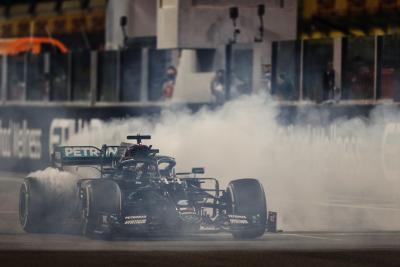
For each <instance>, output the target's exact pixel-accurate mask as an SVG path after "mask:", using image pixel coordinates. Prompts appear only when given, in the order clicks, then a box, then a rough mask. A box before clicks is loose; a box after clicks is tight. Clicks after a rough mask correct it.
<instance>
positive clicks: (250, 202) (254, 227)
mask: <svg viewBox="0 0 400 267" xmlns="http://www.w3.org/2000/svg"><path fill="white" fill-rule="evenodd" d="M227 198H228V200H227V202H228V203H227V204H228V208H227V213H228V215H239V216H246V218H247V221H248V224H247V225H240V226H239V227H234V226H232V227H231V230H232V235H233V237H234V238H236V239H253V238H257V237H260V236H262V235H263V234H264V232H265V228H266V222H267V205H266V200H265V193H264V189H263V187H262V185H261V183H260V182H259V181H258V180H256V179H239V180H235V181H232V182H230V183H229V185H228V188H227Z"/></svg>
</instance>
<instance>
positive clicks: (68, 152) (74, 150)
mask: <svg viewBox="0 0 400 267" xmlns="http://www.w3.org/2000/svg"><path fill="white" fill-rule="evenodd" d="M100 153H101V151H100V150H98V149H96V148H94V147H65V148H63V150H62V153H61V154H62V155H60V156H63V157H65V158H81V157H82V158H98V157H100ZM117 153H118V147H107V151H106V156H112V155H117ZM58 154H60V153H56V158H57V157H59V156H58Z"/></svg>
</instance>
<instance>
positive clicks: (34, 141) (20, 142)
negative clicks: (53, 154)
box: [0, 120, 42, 159]
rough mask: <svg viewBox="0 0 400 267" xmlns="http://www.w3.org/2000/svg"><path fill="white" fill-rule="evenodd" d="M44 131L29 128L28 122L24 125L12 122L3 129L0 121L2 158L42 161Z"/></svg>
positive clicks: (23, 123)
mask: <svg viewBox="0 0 400 267" xmlns="http://www.w3.org/2000/svg"><path fill="white" fill-rule="evenodd" d="M41 138H42V130H41V129H33V128H29V127H28V122H27V121H26V120H23V121H22V123H19V122H14V121H13V120H10V121H9V122H8V126H7V127H3V122H2V120H0V156H1V157H3V158H18V159H23V158H27V159H40V158H41V156H42V144H41Z"/></svg>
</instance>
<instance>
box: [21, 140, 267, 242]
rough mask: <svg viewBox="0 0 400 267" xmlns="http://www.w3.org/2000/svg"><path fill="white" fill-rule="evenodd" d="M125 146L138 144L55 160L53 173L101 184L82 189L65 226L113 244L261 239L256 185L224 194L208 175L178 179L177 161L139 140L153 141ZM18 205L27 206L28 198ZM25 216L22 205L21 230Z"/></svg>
mask: <svg viewBox="0 0 400 267" xmlns="http://www.w3.org/2000/svg"><path fill="white" fill-rule="evenodd" d="M128 139H135V140H137V144H126V143H125V144H121V146H106V145H104V146H103V147H102V148H101V149H97V148H94V147H77V146H74V147H59V148H58V149H57V150H56V152H55V154H54V156H53V165H54V167H56V168H58V169H60V170H67V169H68V168H71V167H72V166H92V167H95V168H97V169H98V170H99V173H100V175H99V177H94V178H93V179H80V180H78V181H77V188H76V189H77V191H76V192H77V195H78V196H77V197H76V199H75V203H76V204H75V205H74V207H75V208H74V209H73V210H72V211H71V212H69V213H67V214H68V215H66V217H68V218H65V220H69V221H72V222H75V223H76V224H77V225H79V229H80V231H81V232H82V233H83V234H85V235H87V236H103V237H111V236H116V235H130V234H133V235H151V234H155V235H164V234H172V235H177V234H187V233H190V234H194V233H201V232H221V231H225V232H231V233H232V234H233V235H234V237H236V238H255V237H258V236H260V235H262V234H263V233H264V231H265V225H266V221H267V212H266V201H265V195H264V191H263V188H262V186H261V184H260V183H259V182H258V181H257V180H256V179H240V180H236V181H232V182H231V183H230V184H229V185H228V188H227V189H226V190H221V189H220V185H219V182H218V180H217V179H215V178H198V177H196V176H197V175H200V174H203V173H204V169H203V168H193V170H192V172H190V173H175V165H176V162H175V159H174V158H172V157H168V156H161V155H159V154H158V152H159V151H158V150H156V149H153V148H152V147H151V146H147V145H143V144H142V139H150V136H139V135H138V136H128ZM71 155H72V156H71ZM30 179H32V178H30ZM29 187H31V188H32V186H31V185H28V186H26V191H28V189H29ZM21 190H22V189H21ZM21 201H22V202H24V203H27V201H26V199H25V198H24V195H23V193H21V197H20V202H21ZM25 206H28V205H25ZM21 214H22V217H21ZM23 215H24V211H21V204H20V217H21V224H22V225H23V227H24V225H26V224H27V222H26V220H25V221H24V218H23ZM25 219H26V218H25ZM58 220H60V219H59V218H58ZM31 221H33V220H31ZM28 228H29V227H28ZM28 228H27V227H24V229H25V230H27V231H29V229H28ZM35 229H36V228H35ZM31 232H32V231H31Z"/></svg>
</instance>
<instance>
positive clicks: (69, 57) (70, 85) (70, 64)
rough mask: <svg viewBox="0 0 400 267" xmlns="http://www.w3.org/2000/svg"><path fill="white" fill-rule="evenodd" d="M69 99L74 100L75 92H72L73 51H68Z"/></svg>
mask: <svg viewBox="0 0 400 267" xmlns="http://www.w3.org/2000/svg"><path fill="white" fill-rule="evenodd" d="M67 64H68V66H67V77H66V78H67V81H66V82H67V91H68V92H67V93H68V94H67V96H68V98H67V100H68V101H72V98H73V94H72V53H71V52H69V53H68V59H67Z"/></svg>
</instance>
